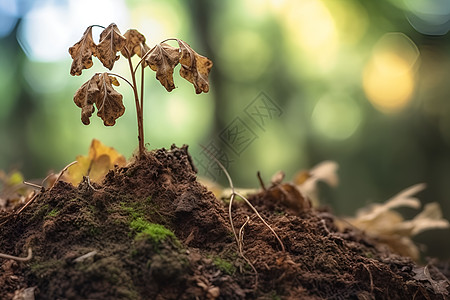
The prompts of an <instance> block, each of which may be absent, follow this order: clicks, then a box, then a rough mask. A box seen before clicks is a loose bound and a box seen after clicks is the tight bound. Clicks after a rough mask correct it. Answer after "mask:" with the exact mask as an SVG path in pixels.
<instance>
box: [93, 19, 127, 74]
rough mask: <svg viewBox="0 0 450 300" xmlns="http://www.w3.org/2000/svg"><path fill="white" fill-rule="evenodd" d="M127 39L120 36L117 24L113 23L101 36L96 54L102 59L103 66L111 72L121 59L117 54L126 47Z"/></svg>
mask: <svg viewBox="0 0 450 300" xmlns="http://www.w3.org/2000/svg"><path fill="white" fill-rule="evenodd" d="M125 43H126V38H125V37H124V36H123V35H122V34H120V31H119V29H118V28H117V26H116V24H114V23H111V24H110V25H109V26H108V27H107V28H106V29H105V30H103V31H102V33H101V34H100V43H99V44H98V45H97V52H96V53H95V54H94V55H95V56H97V57H98V59H100V61H101V62H102V64H103V65H104V66H105V67H106V68H108V69H109V70H111V69H112V68H113V66H114V62H115V61H116V60H118V59H119V55H117V52H118V51H120V50H122V48H123V47H124V46H125Z"/></svg>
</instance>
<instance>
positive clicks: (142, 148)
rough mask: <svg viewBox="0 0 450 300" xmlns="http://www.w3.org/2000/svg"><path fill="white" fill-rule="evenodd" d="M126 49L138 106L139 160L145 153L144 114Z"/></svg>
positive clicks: (129, 56)
mask: <svg viewBox="0 0 450 300" xmlns="http://www.w3.org/2000/svg"><path fill="white" fill-rule="evenodd" d="M124 49H125V51H126V52H127V57H128V64H129V66H130V71H131V79H132V82H133V93H134V102H135V105H136V115H137V124H138V141H139V158H142V157H143V156H144V153H145V146H144V125H143V123H144V122H143V113H142V108H141V104H140V103H139V95H138V90H137V84H136V76H135V73H134V70H133V63H132V61H131V55H130V52H129V51H128V49H127V48H126V47H124ZM141 101H142V99H141ZM141 103H142V102H141Z"/></svg>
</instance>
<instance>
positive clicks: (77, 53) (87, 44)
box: [69, 26, 97, 76]
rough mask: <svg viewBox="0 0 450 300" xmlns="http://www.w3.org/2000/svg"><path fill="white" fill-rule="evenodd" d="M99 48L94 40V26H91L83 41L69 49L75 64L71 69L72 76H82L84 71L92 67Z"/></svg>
mask: <svg viewBox="0 0 450 300" xmlns="http://www.w3.org/2000/svg"><path fill="white" fill-rule="evenodd" d="M96 51H97V46H96V45H95V43H94V40H93V38H92V26H89V27H88V28H87V29H86V31H85V32H84V34H83V36H82V37H81V40H80V41H79V42H78V43H76V44H75V45H73V46H72V47H70V48H69V53H70V56H72V59H73V62H72V66H71V68H70V74H71V75H72V76H75V75H81V72H82V70H83V69H89V68H90V67H92V65H93V62H92V55H94V56H95V55H96V53H97V52H96Z"/></svg>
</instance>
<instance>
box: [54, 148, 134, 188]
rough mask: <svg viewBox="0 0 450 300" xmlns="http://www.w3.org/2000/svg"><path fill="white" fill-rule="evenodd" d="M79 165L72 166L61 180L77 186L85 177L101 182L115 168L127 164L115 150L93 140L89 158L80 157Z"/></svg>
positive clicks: (78, 158)
mask: <svg viewBox="0 0 450 300" xmlns="http://www.w3.org/2000/svg"><path fill="white" fill-rule="evenodd" d="M76 160H77V163H76V164H74V165H72V166H70V167H69V168H68V169H67V171H66V172H65V173H64V174H63V176H62V178H61V180H63V181H66V182H70V183H71V184H73V185H74V186H77V185H78V184H79V183H80V182H81V180H82V179H83V176H89V179H90V180H91V181H92V182H100V181H101V180H102V179H103V177H105V175H106V174H107V173H108V172H109V170H111V169H113V168H114V166H116V165H117V166H119V167H122V166H124V165H125V164H126V159H125V157H124V156H123V155H122V154H120V153H119V152H117V151H116V150H115V149H114V148H112V147H108V146H105V145H104V144H103V143H101V142H100V141H99V140H96V139H94V140H92V143H91V146H90V147H89V154H88V156H83V155H79V156H77V158H76Z"/></svg>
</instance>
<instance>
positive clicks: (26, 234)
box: [0, 146, 449, 299]
mask: <svg viewBox="0 0 450 300" xmlns="http://www.w3.org/2000/svg"><path fill="white" fill-rule="evenodd" d="M249 200H250V201H251V202H252V203H253V204H254V205H255V207H256V208H257V209H258V211H259V212H260V213H261V214H262V215H263V216H264V218H265V219H266V220H267V222H268V223H269V224H270V225H271V226H272V227H273V229H274V230H275V231H276V232H277V233H278V234H279V236H280V237H281V240H282V242H283V244H284V247H285V251H282V250H281V247H280V244H279V243H278V242H277V240H276V239H275V238H274V237H273V235H272V234H271V232H270V230H269V229H268V228H267V227H266V226H264V225H263V224H262V223H261V221H259V220H258V219H257V218H256V217H255V216H254V214H253V212H252V210H251V209H249V208H248V207H247V206H246V204H245V203H244V202H240V201H236V202H235V203H234V205H233V218H234V220H235V226H236V228H237V230H239V228H241V227H242V230H241V232H242V234H243V252H244V254H245V256H246V257H247V258H248V259H249V261H250V262H251V263H252V264H253V266H254V269H253V268H252V267H251V266H250V265H249V264H248V262H247V261H246V260H244V259H243V258H242V257H241V256H240V254H239V250H238V247H237V245H236V243H235V240H234V237H233V234H232V231H231V227H230V224H229V222H228V213H227V209H226V204H225V203H223V202H221V201H219V200H217V199H216V198H215V197H214V195H213V193H212V192H210V191H208V190H207V189H206V188H205V187H204V186H203V185H201V184H200V183H199V182H198V181H197V179H196V169H195V167H194V165H193V163H192V160H191V158H190V156H189V154H188V151H187V146H183V147H182V148H177V147H175V146H172V147H171V149H169V150H166V149H159V150H155V151H152V152H149V153H147V154H146V155H145V157H144V158H142V159H140V160H136V161H135V162H133V163H130V164H129V165H128V166H126V167H124V168H118V169H116V170H114V171H111V172H109V173H108V175H107V176H106V178H105V180H104V181H103V183H102V184H100V185H96V184H94V185H92V184H90V183H89V182H88V181H87V180H84V181H83V182H82V183H81V184H80V185H79V186H78V187H77V188H75V187H73V186H72V185H70V184H67V183H64V182H58V183H57V185H56V186H55V187H54V188H53V189H51V190H48V191H44V192H42V193H40V194H39V196H38V197H37V198H36V200H35V201H34V202H33V204H31V205H30V206H29V207H27V208H26V209H25V210H24V211H22V212H21V213H20V214H14V213H12V212H0V228H1V231H0V252H1V253H8V254H11V255H17V256H23V255H24V253H26V251H27V249H28V248H29V247H31V248H32V250H33V258H32V259H31V260H30V261H27V262H16V261H13V260H10V259H1V260H0V270H1V271H2V272H0V298H1V299H12V298H13V297H14V294H16V299H18V298H17V297H22V298H24V296H23V295H24V291H25V289H27V288H28V292H30V289H31V292H34V294H35V299H445V298H446V297H448V292H449V289H448V278H446V277H445V276H444V277H443V278H437V276H438V275H439V276H443V275H442V273H440V272H439V271H437V268H436V269H435V274H433V270H431V269H425V268H421V267H419V266H417V265H415V264H414V263H413V262H412V261H411V260H410V259H408V258H405V257H400V256H397V255H394V254H392V253H390V252H389V251H388V250H387V249H385V248H383V247H381V246H379V245H377V243H376V242H374V241H372V240H370V239H368V238H366V237H365V236H364V235H363V234H362V233H360V232H357V231H354V230H352V231H350V230H349V231H347V232H339V231H338V229H337V227H336V226H335V224H334V220H335V218H334V216H333V215H332V214H331V213H329V212H325V211H317V210H314V209H309V208H308V209H305V210H304V211H302V212H300V213H298V212H293V211H291V210H290V208H289V207H283V205H282V204H283V201H277V199H273V194H268V193H265V192H261V193H259V194H257V195H254V196H252V197H251V198H250V199H249ZM274 203H276V205H274ZM247 216H249V217H250V221H249V222H248V223H245V221H246V220H247ZM244 223H245V226H244ZM255 270H256V273H255ZM430 270H431V271H432V272H431V273H430ZM31 299H32V298H31Z"/></svg>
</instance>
